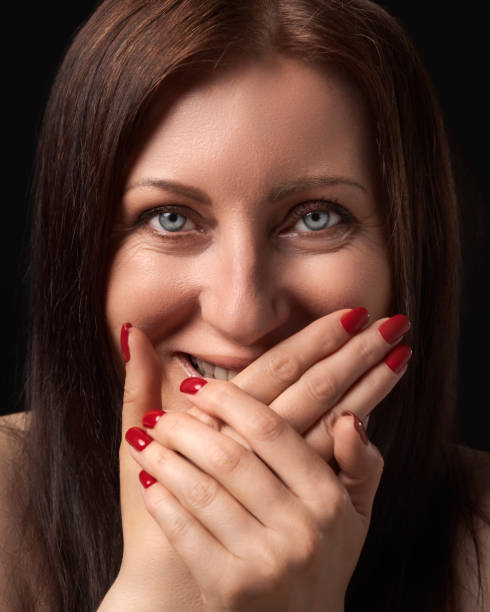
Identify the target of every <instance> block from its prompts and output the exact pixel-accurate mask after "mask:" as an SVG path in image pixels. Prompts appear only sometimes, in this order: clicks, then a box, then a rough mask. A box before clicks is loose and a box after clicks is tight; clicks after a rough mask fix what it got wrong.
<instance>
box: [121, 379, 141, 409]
mask: <svg viewBox="0 0 490 612" xmlns="http://www.w3.org/2000/svg"><path fill="white" fill-rule="evenodd" d="M138 399H139V394H138V390H137V388H136V386H135V385H134V384H131V383H130V382H129V381H128V380H126V383H125V385H124V398H123V404H124V406H125V407H126V406H133V405H134V404H136V403H137V402H138Z"/></svg>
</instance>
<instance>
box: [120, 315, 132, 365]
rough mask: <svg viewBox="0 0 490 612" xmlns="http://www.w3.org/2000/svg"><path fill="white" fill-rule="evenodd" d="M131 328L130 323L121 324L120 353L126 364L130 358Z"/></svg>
mask: <svg viewBox="0 0 490 612" xmlns="http://www.w3.org/2000/svg"><path fill="white" fill-rule="evenodd" d="M131 327H133V326H132V325H131V323H123V324H122V327H121V352H122V354H123V357H124V361H125V362H126V363H128V361H129V359H130V358H131V354H130V353H129V342H128V339H129V329H130V328H131Z"/></svg>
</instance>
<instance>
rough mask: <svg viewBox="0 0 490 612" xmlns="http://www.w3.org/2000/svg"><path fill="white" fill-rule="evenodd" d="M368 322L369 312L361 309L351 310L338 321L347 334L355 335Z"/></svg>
mask: <svg viewBox="0 0 490 612" xmlns="http://www.w3.org/2000/svg"><path fill="white" fill-rule="evenodd" d="M368 321H369V312H368V311H367V310H366V309H365V308H364V307H363V306H360V307H359V308H353V309H352V310H349V312H346V313H345V315H343V317H342V318H341V319H340V322H341V323H342V325H343V327H344V329H345V331H346V332H347V333H348V334H357V332H358V331H361V329H362V328H363V327H364V325H366V323H367V322H368Z"/></svg>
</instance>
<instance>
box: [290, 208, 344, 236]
mask: <svg viewBox="0 0 490 612" xmlns="http://www.w3.org/2000/svg"><path fill="white" fill-rule="evenodd" d="M294 215H295V216H297V217H299V221H297V223H296V224H295V226H294V228H295V229H297V230H299V231H301V232H307V233H308V232H312V231H313V232H319V231H321V230H324V229H327V228H329V227H332V226H334V225H337V224H338V223H340V222H341V221H342V217H341V216H340V214H339V213H337V212H335V211H333V210H330V211H329V210H322V209H320V208H319V209H316V210H315V209H314V210H310V211H308V212H307V213H305V212H304V209H303V210H299V211H295V212H294Z"/></svg>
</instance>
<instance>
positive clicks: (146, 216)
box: [134, 204, 202, 237]
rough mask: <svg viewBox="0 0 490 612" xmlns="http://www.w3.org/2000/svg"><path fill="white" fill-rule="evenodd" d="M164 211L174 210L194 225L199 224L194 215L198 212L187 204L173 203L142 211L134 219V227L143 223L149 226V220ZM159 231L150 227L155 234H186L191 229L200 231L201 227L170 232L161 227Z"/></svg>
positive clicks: (191, 230) (171, 235)
mask: <svg viewBox="0 0 490 612" xmlns="http://www.w3.org/2000/svg"><path fill="white" fill-rule="evenodd" d="M166 212H175V213H177V214H179V215H182V216H184V217H187V218H188V219H190V220H191V221H192V222H193V223H194V224H195V225H197V226H199V223H198V221H197V220H196V217H197V216H199V215H198V213H196V212H195V211H194V210H193V209H192V208H189V207H188V206H183V205H179V206H177V205H175V204H165V205H161V206H155V207H154V208H149V209H148V210H145V211H143V212H142V213H141V214H140V215H139V217H138V218H137V220H136V223H135V224H134V227H135V228H137V227H141V226H144V225H148V226H149V222H150V221H151V220H152V219H154V218H155V217H157V216H158V215H161V214H163V213H166ZM161 230H162V231H161V232H158V231H156V230H154V229H151V231H153V232H154V233H155V234H157V235H160V236H170V237H173V236H178V235H179V234H188V233H190V232H193V231H202V229H199V227H198V228H197V230H196V229H194V228H193V229H190V230H184V231H183V230H179V231H177V232H170V231H165V229H164V228H163V227H162V228H161Z"/></svg>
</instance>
